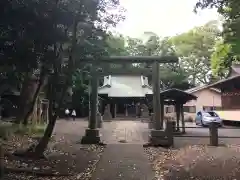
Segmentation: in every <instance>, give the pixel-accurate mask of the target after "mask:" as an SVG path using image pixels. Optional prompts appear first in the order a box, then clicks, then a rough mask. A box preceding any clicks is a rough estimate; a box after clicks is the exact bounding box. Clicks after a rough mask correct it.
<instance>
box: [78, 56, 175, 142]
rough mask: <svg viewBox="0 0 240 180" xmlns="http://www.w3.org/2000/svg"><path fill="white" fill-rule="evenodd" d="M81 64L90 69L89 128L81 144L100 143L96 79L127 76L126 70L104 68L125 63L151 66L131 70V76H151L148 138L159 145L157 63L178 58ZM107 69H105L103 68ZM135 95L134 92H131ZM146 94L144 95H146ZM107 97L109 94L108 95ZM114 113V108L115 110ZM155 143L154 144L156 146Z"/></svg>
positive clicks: (109, 59) (89, 60) (160, 121)
mask: <svg viewBox="0 0 240 180" xmlns="http://www.w3.org/2000/svg"><path fill="white" fill-rule="evenodd" d="M81 62H82V63H90V64H91V65H92V67H91V103H90V105H91V107H90V108H91V114H90V118H89V126H88V129H86V132H85V136H84V137H83V138H82V141H81V143H83V144H96V143H99V142H101V139H100V136H99V129H98V128H97V124H98V118H97V117H98V116H99V115H100V113H98V78H99V77H100V76H109V75H110V74H111V75H112V74H115V73H117V74H128V73H129V71H128V72H126V70H124V69H121V70H120V71H119V72H116V71H115V70H114V71H113V70H110V69H109V68H108V67H109V66H104V64H125V63H148V64H152V69H149V68H145V69H144V68H143V69H140V70H139V68H138V69H136V71H135V70H133V69H131V72H130V73H131V74H135V75H146V74H149V73H150V74H151V75H152V79H153V83H152V87H153V88H152V93H150V94H152V96H153V118H152V119H153V121H154V123H153V124H154V126H153V129H152V130H151V133H150V136H151V137H152V138H150V139H151V141H157V142H156V143H158V144H159V142H160V141H158V139H159V138H161V137H165V135H164V133H165V132H164V130H163V111H162V109H161V100H160V80H159V63H178V58H177V57H175V56H163V57H157V56H150V57H143V56H141V57H106V58H101V59H94V58H87V59H83V60H81ZM104 67H107V68H104ZM133 93H135V92H133ZM146 94H147V93H145V95H146ZM108 95H109V94H108ZM107 108H109V109H110V105H107ZM114 111H116V108H115V110H114ZM156 143H155V144H156Z"/></svg>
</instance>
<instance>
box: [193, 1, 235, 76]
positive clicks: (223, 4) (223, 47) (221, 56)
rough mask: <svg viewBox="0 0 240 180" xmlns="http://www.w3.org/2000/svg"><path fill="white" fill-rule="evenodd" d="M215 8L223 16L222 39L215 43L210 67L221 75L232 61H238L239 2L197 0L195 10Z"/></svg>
mask: <svg viewBox="0 0 240 180" xmlns="http://www.w3.org/2000/svg"><path fill="white" fill-rule="evenodd" d="M209 7H210V8H212V7H215V8H217V10H218V12H219V13H220V14H221V15H222V17H223V32H222V38H223V40H222V41H221V42H219V43H218V44H216V52H215V53H214V54H213V56H212V67H213V68H214V69H213V70H214V71H215V74H216V75H219V76H220V77H222V76H223V75H224V76H226V74H228V73H226V72H229V69H230V66H231V64H232V62H233V61H236V62H239V61H240V56H239V55H240V50H239V49H240V41H239V38H240V30H239V25H240V19H239V15H240V2H239V1H237V0H218V1H216V0H208V1H204V0H199V1H198V3H197V4H196V7H195V11H197V10H199V9H205V8H209Z"/></svg>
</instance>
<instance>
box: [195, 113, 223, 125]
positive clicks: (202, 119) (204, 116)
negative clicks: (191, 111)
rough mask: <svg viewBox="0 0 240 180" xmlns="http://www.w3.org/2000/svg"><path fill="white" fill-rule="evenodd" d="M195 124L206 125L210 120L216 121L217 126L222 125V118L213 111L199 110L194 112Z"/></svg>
mask: <svg viewBox="0 0 240 180" xmlns="http://www.w3.org/2000/svg"><path fill="white" fill-rule="evenodd" d="M195 121H196V125H202V126H208V125H209V124H210V123H211V122H216V123H218V124H219V126H222V125H223V121H222V119H221V118H220V117H219V115H218V114H217V113H216V112H214V111H199V112H198V113H197V114H196V118H195Z"/></svg>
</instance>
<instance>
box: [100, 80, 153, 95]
mask: <svg viewBox="0 0 240 180" xmlns="http://www.w3.org/2000/svg"><path fill="white" fill-rule="evenodd" d="M98 94H99V95H104V94H106V95H108V97H145V96H146V95H147V94H152V88H151V87H150V86H149V85H148V79H147V77H144V76H139V75H114V76H110V75H109V76H105V77H104V83H103V86H102V87H99V88H98Z"/></svg>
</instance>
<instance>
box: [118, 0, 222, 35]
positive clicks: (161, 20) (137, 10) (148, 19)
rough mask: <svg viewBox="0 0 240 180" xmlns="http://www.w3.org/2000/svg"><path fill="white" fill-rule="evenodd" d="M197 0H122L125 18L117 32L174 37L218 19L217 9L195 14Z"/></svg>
mask: <svg viewBox="0 0 240 180" xmlns="http://www.w3.org/2000/svg"><path fill="white" fill-rule="evenodd" d="M195 3H196V0H121V5H122V6H124V8H125V9H126V10H127V12H126V19H125V21H124V22H122V23H120V24H119V25H118V26H117V30H116V31H117V32H119V33H121V34H124V35H128V36H131V37H139V36H141V35H142V34H143V32H146V31H150V32H154V33H156V34H157V35H159V36H172V35H175V34H178V33H182V32H185V31H187V30H189V29H191V28H193V27H194V26H200V25H203V24H205V23H207V22H208V21H210V20H216V19H218V18H219V17H218V14H217V12H216V10H215V9H207V10H203V11H201V12H199V13H198V14H195V13H194V12H193V8H194V5H195Z"/></svg>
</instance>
